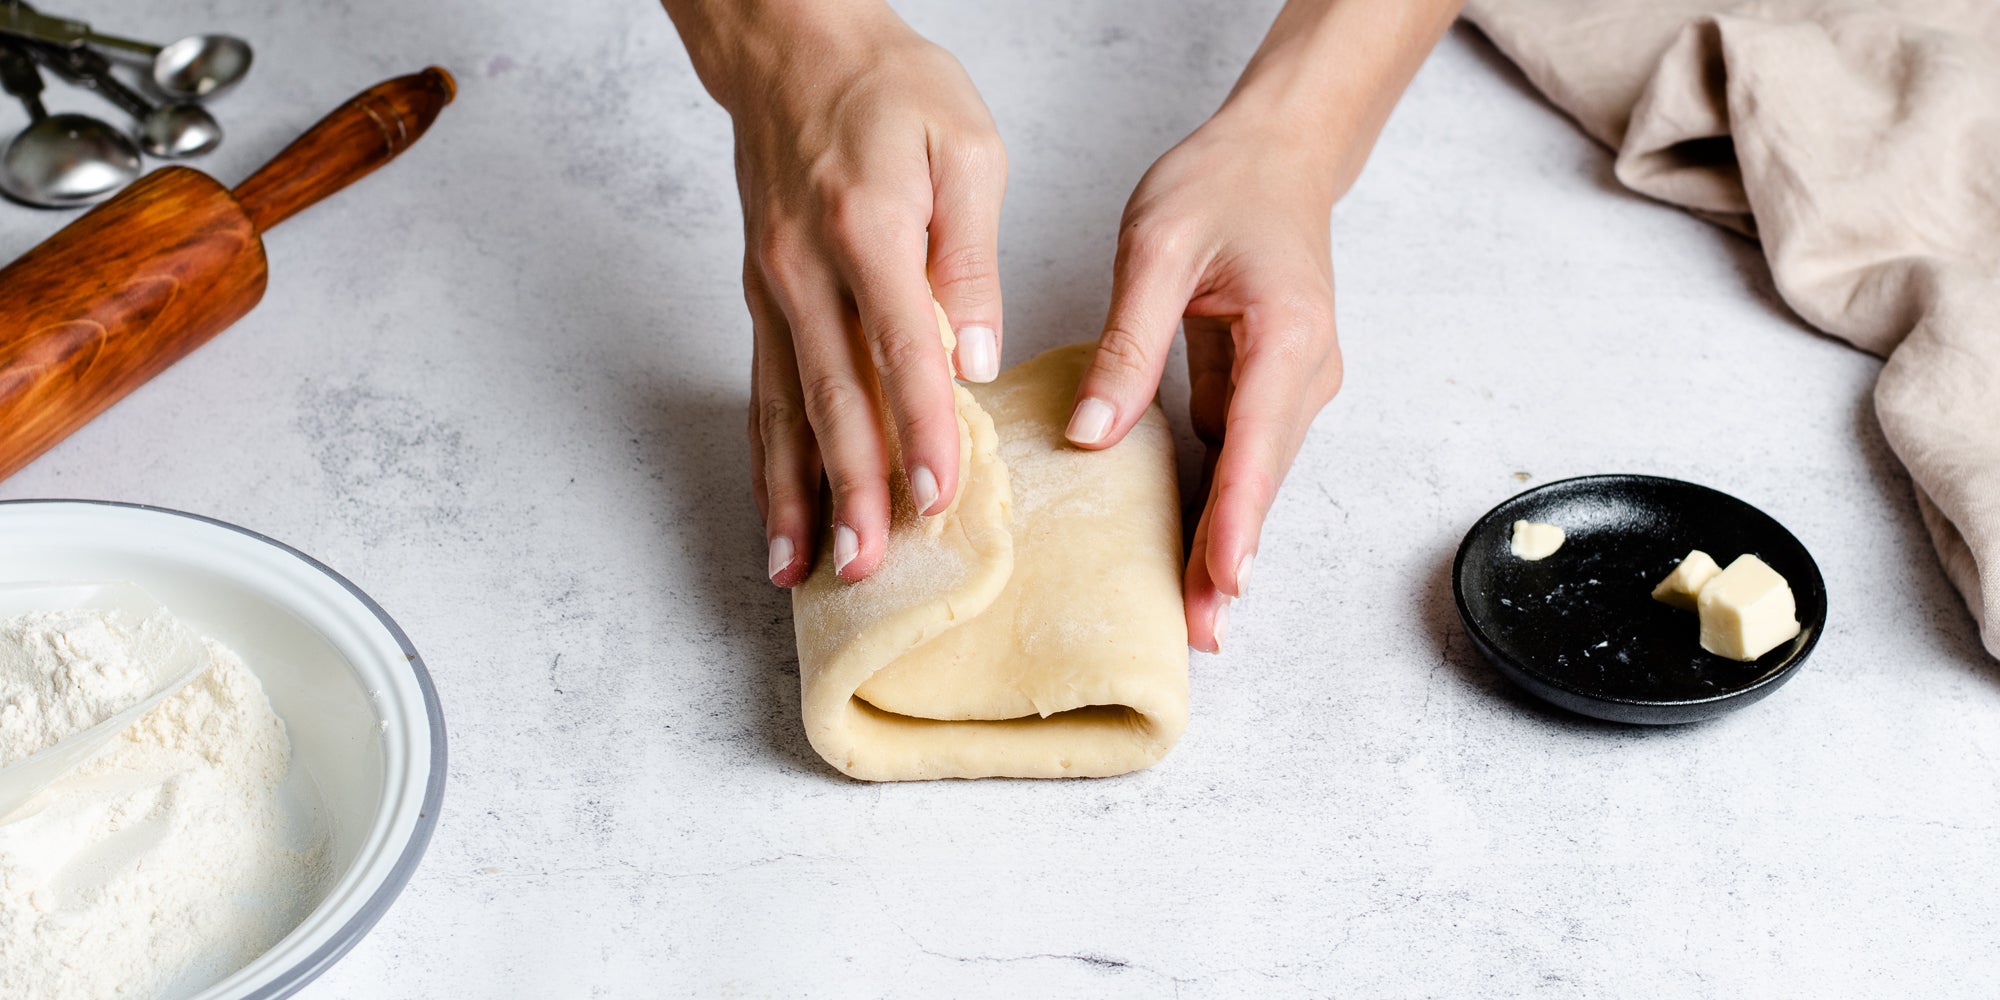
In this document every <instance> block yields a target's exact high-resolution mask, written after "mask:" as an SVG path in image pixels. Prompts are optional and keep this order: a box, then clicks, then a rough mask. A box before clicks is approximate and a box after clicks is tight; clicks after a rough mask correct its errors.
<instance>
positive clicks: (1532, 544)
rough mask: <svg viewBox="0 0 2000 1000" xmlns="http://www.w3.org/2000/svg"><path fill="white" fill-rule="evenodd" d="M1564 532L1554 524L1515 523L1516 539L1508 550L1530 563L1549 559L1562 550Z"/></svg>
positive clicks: (1509, 544)
mask: <svg viewBox="0 0 2000 1000" xmlns="http://www.w3.org/2000/svg"><path fill="white" fill-rule="evenodd" d="M1564 537H1565V536H1564V535H1563V530H1562V529H1561V528H1558V527H1556V526H1555V525H1553V524H1537V523H1535V522H1534V521H1515V522H1514V537H1513V538H1512V539H1511V540H1510V541H1508V543H1507V548H1509V549H1510V550H1512V551H1513V553H1514V554H1515V555H1516V556H1518V557H1520V558H1522V559H1526V560H1528V561H1529V562H1536V561H1538V560H1542V559H1547V558H1548V557H1550V556H1552V555H1555V554H1556V550H1557V549H1559V548H1562V544H1563V538H1564Z"/></svg>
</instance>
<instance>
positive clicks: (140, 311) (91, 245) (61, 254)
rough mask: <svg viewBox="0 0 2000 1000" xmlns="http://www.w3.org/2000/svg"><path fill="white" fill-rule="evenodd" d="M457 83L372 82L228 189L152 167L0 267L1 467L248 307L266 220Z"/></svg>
mask: <svg viewBox="0 0 2000 1000" xmlns="http://www.w3.org/2000/svg"><path fill="white" fill-rule="evenodd" d="M454 90H455V87H454V84H453V83H452V79H451V74H449V73H447V72H445V71H444V70H442V69H439V68H437V67H435V66H433V67H431V68H429V69H426V70H424V71H423V72H421V73H412V74H410V75H409V76H401V77H397V78H396V79H394V80H389V81H386V82H384V83H381V84H377V85H376V86H374V87H370V88H369V89H368V90H366V91H363V92H362V93H361V94H359V95H357V96H355V97H354V99H353V100H350V101H348V102H347V103H346V104H343V105H341V106H340V107H339V108H338V109H336V110H335V111H334V112H333V113H332V114H330V115H327V116H326V117H325V118H322V119H320V121H319V123H318V124H316V125H314V126H313V127H312V128H310V129H308V130H307V131H306V133H305V134H304V135H302V136H300V137H299V138H298V140H297V141H295V142H293V143H292V144H291V145H290V146H287V147H285V149H284V151H283V152H281V153H279V154H278V155H277V157H276V158H275V159H273V160H272V161H271V162H270V163H267V164H265V165H264V168H263V169H262V170H259V171H257V172H256V173H255V174H253V175H251V177H250V179H249V180H247V181H244V182H243V183H242V184H241V185H240V186H238V187H237V188H236V190H235V192H234V193H231V192H230V191H229V190H228V189H227V188H224V187H223V186H222V185H221V184H218V183H216V181H215V180H214V179H213V178H211V177H209V176H208V175H207V174H204V173H201V172H199V171H196V170H190V169H188V168H186V167H167V168H164V169H161V170H155V171H153V172H152V173H150V174H147V175H146V176H144V177H142V178H140V179H139V180H138V181H136V182H134V183H133V184H132V185H131V186H130V187H128V188H126V189H125V190H124V191H121V192H119V194H118V196H117V197H115V198H112V199H111V200H110V201H107V202H105V203H103V204H102V205H99V206H97V207H96V208H94V209H92V210H91V211H90V212H89V213H88V214H86V215H84V216H83V217H82V218H79V219H77V220H76V221H75V222H73V223H70V224H69V225H68V226H65V227H63V229H62V230H61V231H60V232H58V233H56V234H55V235H54V236H51V237H49V238H48V239H47V240H46V241H44V242H43V243H42V244H41V245H40V246H37V247H35V248H34V249H33V250H30V251H28V252H27V254H26V255H24V256H23V257H21V259H19V260H17V261H15V262H13V263H12V264H9V265H7V266H6V267H5V268H0V479H4V478H6V477H7V476H10V475H13V474H14V473H15V472H17V471H19V470H20V468H21V467H22V466H24V465H27V464H28V463H29V462H31V461H34V459H35V457H36V456H38V455H40V454H41V453H42V452H45V451H47V450H49V449H50V448H51V447H54V446H55V444H56V442H58V441H61V440H62V439H63V438H64V437H67V436H68V435H69V434H70V433H71V432H73V431H75V430H76V429H77V428H79V427H82V426H83V425H84V424H86V423H89V422H90V419H91V418H92V417H95V416H97V415H98V414H99V413H102V412H104V410H105V408H106V407H109V406H110V405H111V404H113V403H115V402H117V401H118V400H119V399H121V398H123V397H124V396H125V394H126V393H128V392H131V391H132V390H133V389H136V388H138V387H139V386H140V385H141V384H142V383H144V382H145V381H146V380H147V379H149V378H152V377H153V376H155V375H157V374H159V373H160V372H162V371H164V370H166V368H167V366H169V365H171V364H173V363H174V362H176V361H179V360H180V359H181V358H184V357H186V356H187V354H188V352H190V351H192V350H194V349H195V348H197V347H200V346H201V345H202V344H203V343H206V342H207V341H208V339H209V338H210V337H213V336H215V335H216V334H218V333H221V332H222V331H223V330H224V329H226V328H227V327H228V326H229V324H231V323H234V322H236V321H237V320H238V319H240V318H242V316H243V314H244V313H247V312H249V311H250V309H251V307H253V306H255V305H256V304H257V301H258V300H259V299H261V298H263V296H264V280H265V276H266V274H267V271H266V267H265V261H264V241H263V239H262V234H263V233H264V232H265V231H266V230H268V229H270V228H271V227H272V226H275V225H277V224H278V223H280V222H283V221H285V220H286V219H289V218H291V217H292V216H294V215H297V214H298V213H299V212H300V211H301V210H303V209H305V208H306V207H307V206H309V205H311V204H313V203H314V202H317V201H319V200H320V199H322V198H325V197H326V196H327V195H330V194H332V193H334V192H335V191H338V190H340V189H341V188H344V187H346V186H347V185H349V184H352V183H354V182H355V181H356V180H359V179H360V178H362V177H363V176H366V175H367V174H368V173H369V172H370V171H372V170H374V169H375V168H376V167H379V166H381V165H382V164H384V163H387V162H389V161H390V160H392V159H395V158H396V156H397V154H399V153H401V152H402V151H403V150H405V149H408V148H409V147H410V144H411V143H413V142H416V141H417V138H418V137H419V136H421V135H423V134H424V130H425V129H427V128H429V127H430V124H431V122H432V121H433V120H435V119H436V118H437V115H438V112H439V111H441V110H443V108H444V106H445V105H446V104H449V103H451V99H452V95H453V93H454Z"/></svg>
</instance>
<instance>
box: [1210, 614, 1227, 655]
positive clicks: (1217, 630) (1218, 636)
mask: <svg viewBox="0 0 2000 1000" xmlns="http://www.w3.org/2000/svg"><path fill="white" fill-rule="evenodd" d="M1208 630H1209V632H1211V633H1212V634H1214V636H1215V648H1214V649H1211V650H1209V652H1211V653H1220V652H1222V639H1223V637H1224V636H1226V635H1228V634H1229V602H1228V601H1224V602H1222V603H1221V604H1218V605H1216V606H1215V620H1214V621H1213V622H1212V623H1210V625H1209V627H1208Z"/></svg>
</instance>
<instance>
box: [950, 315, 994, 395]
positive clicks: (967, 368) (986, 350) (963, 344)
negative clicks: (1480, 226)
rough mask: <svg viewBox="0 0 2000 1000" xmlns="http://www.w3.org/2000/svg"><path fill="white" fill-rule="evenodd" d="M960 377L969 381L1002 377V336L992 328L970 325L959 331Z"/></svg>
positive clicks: (989, 380) (983, 380) (984, 380)
mask: <svg viewBox="0 0 2000 1000" xmlns="http://www.w3.org/2000/svg"><path fill="white" fill-rule="evenodd" d="M958 377H959V378H962V379H964V380H966V381H967V382H991V381H993V380H994V379H996V378H999V377H1000V338H999V337H996V336H994V335H993V331H992V329H990V328H988V327H983V326H968V327H966V328H964V329H962V330H960V331H958Z"/></svg>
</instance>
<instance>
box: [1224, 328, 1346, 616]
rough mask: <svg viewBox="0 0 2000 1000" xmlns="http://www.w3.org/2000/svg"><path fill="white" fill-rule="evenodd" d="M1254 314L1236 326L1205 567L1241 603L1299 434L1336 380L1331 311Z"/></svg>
mask: <svg viewBox="0 0 2000 1000" xmlns="http://www.w3.org/2000/svg"><path fill="white" fill-rule="evenodd" d="M1319 316H1320V314H1319V311H1318V310H1305V309H1285V308H1273V307H1262V306H1260V307H1253V308H1252V309H1251V310H1250V311H1248V312H1246V313H1245V315H1244V316H1243V317H1242V319H1240V320H1238V321H1237V325H1236V330H1237V338H1236V350H1237V358H1236V365H1235V388H1234V390H1233V391H1232V392H1231V393H1230V399H1229V413H1228V417H1227V418H1226V425H1225V428H1224V433H1223V440H1222V451H1221V454H1220V456H1219V457H1218V458H1217V459H1216V464H1215V494H1214V497H1213V499H1212V500H1211V501H1210V510H1209V512H1208V515H1207V517H1208V519H1209V522H1210V523H1209V536H1208V539H1207V546H1206V548H1205V549H1204V555H1205V560H1204V561H1205V563H1206V565H1207V567H1208V570H1209V574H1210V577H1211V578H1212V579H1213V580H1214V581H1215V585H1216V587H1217V588H1218V589H1219V590H1221V591H1222V592H1223V593H1226V594H1232V595H1235V596H1238V597H1241V596H1242V595H1243V591H1244V587H1245V584H1246V582H1247V581H1248V580H1249V578H1250V569H1251V566H1252V565H1253V564H1254V562H1255V560H1256V554H1257V540H1258V536H1259V535H1260V534H1261V532H1262V531H1263V526H1264V517H1265V515H1266V514H1268V513H1269V512H1270V509H1271V503H1272V501H1274V500H1275V499H1276V498H1277V493H1278V485H1279V484H1280V483H1282V482H1283V481H1284V478H1285V473H1286V471H1287V470H1289V469H1290V468H1291V465H1292V459H1293V458H1294V457H1296V456H1297V454H1298V451H1299V446H1300V445H1301V444H1303V443H1304V441H1305V434H1306V430H1307V429H1308V428H1309V427H1310V426H1311V424H1312V419H1313V416H1314V415H1315V414H1317V413H1318V412H1319V409H1320V407H1321V406H1322V405H1324V404H1325V402H1326V400H1328V399H1330V398H1332V395H1333V392H1334V391H1335V389H1336V388H1337V386H1338V380H1339V365H1340V362H1339V356H1338V354H1337V353H1336V352H1335V350H1334V346H1333V332H1332V319H1331V311H1330V310H1328V311H1326V313H1325V318H1324V319H1321V318H1319Z"/></svg>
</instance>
